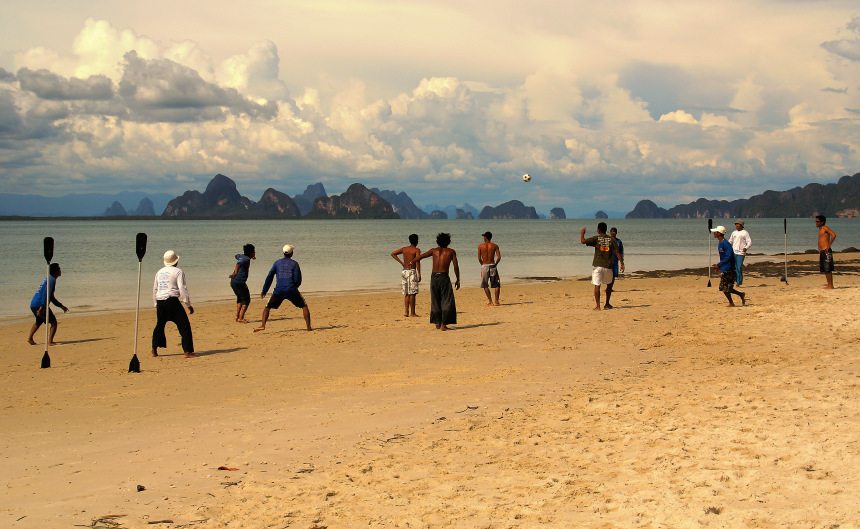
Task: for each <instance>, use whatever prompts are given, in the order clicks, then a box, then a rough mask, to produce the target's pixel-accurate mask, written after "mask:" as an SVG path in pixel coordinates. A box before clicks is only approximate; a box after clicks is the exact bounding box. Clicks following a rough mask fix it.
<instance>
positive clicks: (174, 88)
mask: <svg viewBox="0 0 860 529" xmlns="http://www.w3.org/2000/svg"><path fill="white" fill-rule="evenodd" d="M124 61H125V66H124V69H123V76H122V79H121V80H120V82H119V96H120V97H122V99H123V101H125V103H126V104H127V105H128V107H129V109H130V110H131V111H132V115H131V119H136V120H140V121H166V122H184V121H207V120H221V119H223V118H224V116H225V113H228V112H229V113H234V114H247V115H248V116H250V117H253V118H262V119H269V118H272V117H273V116H274V115H275V113H276V111H277V109H276V106H275V105H273V104H264V105H260V104H257V103H254V102H252V101H250V100H248V99H247V98H245V97H243V96H242V95H241V94H239V92H238V91H236V90H235V89H233V88H222V87H220V86H218V85H216V84H213V83H207V82H206V81H204V80H203V79H202V78H201V77H200V75H199V74H198V73H197V72H196V71H194V70H192V69H190V68H188V67H185V66H182V65H180V64H177V63H175V62H173V61H171V60H169V59H152V60H146V59H143V58H141V57H139V56H138V55H137V53H136V52H134V51H131V52H128V53H127V54H126V55H125V57H124Z"/></svg>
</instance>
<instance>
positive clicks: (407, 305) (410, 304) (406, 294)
mask: <svg viewBox="0 0 860 529" xmlns="http://www.w3.org/2000/svg"><path fill="white" fill-rule="evenodd" d="M420 254H421V250H419V249H418V235H417V234H415V233H413V234H412V235H410V236H409V246H404V247H403V248H401V249H399V250H395V251H393V252H391V257H393V258H394V260H395V261H397V262H398V263H400V266H402V267H403V271H402V272H400V286H401V287H402V290H403V307H404V314H403V315H404V316H406V317H407V318H408V317H410V316H411V317H415V316H418V315H417V314H415V297H416V296H417V295H418V283H420V282H421V263H420V262H419V261H416V260H415V259H416V257H418V256H419V255H420ZM398 255H402V256H403V259H402V260H401V259H400V257H398ZM413 261H415V262H413ZM406 263H410V264H409V265H407V264H406ZM410 310H411V311H412V314H409V312H410Z"/></svg>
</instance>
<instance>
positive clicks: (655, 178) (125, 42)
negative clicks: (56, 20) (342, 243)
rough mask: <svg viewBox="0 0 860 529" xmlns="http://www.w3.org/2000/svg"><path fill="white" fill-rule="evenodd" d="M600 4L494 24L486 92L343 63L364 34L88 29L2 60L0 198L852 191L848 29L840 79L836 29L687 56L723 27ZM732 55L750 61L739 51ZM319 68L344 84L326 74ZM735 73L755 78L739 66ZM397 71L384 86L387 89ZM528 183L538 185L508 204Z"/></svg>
mask: <svg viewBox="0 0 860 529" xmlns="http://www.w3.org/2000/svg"><path fill="white" fill-rule="evenodd" d="M612 1H613V2H615V3H614V4H613V5H614V6H616V7H618V8H619V10H616V11H618V12H624V13H625V15H624V16H623V17H612V19H611V20H610V19H608V18H605V17H603V15H602V14H601V12H600V10H597V9H595V8H589V10H588V12H589V14H590V16H589V17H588V19H589V20H594V22H593V23H592V22H589V23H585V22H583V20H580V19H578V20H577V21H575V25H576V28H577V29H576V31H572V30H570V28H568V27H567V23H565V24H560V23H558V21H557V20H555V19H553V20H549V19H547V18H541V17H540V16H539V15H540V13H541V10H542V9H545V10H550V11H552V9H562V10H564V11H565V12H573V11H575V10H574V9H573V8H571V7H563V8H560V7H553V8H552V9H550V8H548V7H547V6H549V4H550V3H548V2H538V4H539V5H538V6H530V7H529V8H528V9H525V8H521V7H516V6H514V5H513V3H505V6H506V8H510V9H515V10H517V12H518V13H520V15H522V16H520V17H517V18H518V23H517V25H516V28H514V31H513V33H515V34H516V37H517V41H516V44H512V43H511V42H510V39H504V40H505V42H504V43H502V44H500V46H501V48H496V47H493V46H490V45H489V44H488V46H487V48H486V49H487V50H492V53H490V55H492V56H494V57H496V56H503V57H504V58H506V59H507V58H508V57H510V58H511V62H514V63H516V68H517V69H516V70H510V71H496V72H491V71H490V70H491V68H490V66H488V65H489V64H491V63H492V64H496V63H498V64H502V63H504V62H506V61H505V60H501V59H498V58H496V59H486V58H485V59H484V61H485V63H486V64H484V63H482V64H480V66H475V67H472V66H474V64H472V63H469V62H468V60H467V59H468V57H461V55H463V56H466V55H468V54H469V53H471V51H470V50H472V49H473V48H475V49H478V48H480V46H478V45H476V44H475V43H474V42H473V43H471V44H472V45H471V46H466V45H462V42H461V41H456V42H454V41H452V42H450V43H446V44H445V46H447V47H450V48H451V49H454V48H457V49H459V50H461V52H460V53H459V54H454V53H451V54H449V53H447V52H446V53H445V54H443V56H444V58H445V59H446V60H444V61H441V60H438V58H436V59H433V60H434V61H435V62H432V63H428V62H427V57H428V56H429V55H433V54H432V53H430V52H428V51H426V50H424V51H420V52H419V53H416V54H413V55H409V54H404V55H403V56H402V57H399V56H398V53H399V52H400V51H401V50H399V49H391V50H390V51H385V52H384V53H383V52H379V53H374V54H364V55H363V56H361V57H363V58H357V57H359V55H358V54H356V52H357V48H358V47H360V46H364V44H356V43H361V42H364V39H361V38H356V37H359V36H361V33H360V32H361V31H362V28H361V26H360V25H358V24H351V27H353V28H354V30H355V32H356V33H355V34H352V35H351V37H352V38H351V39H350V45H348V46H343V45H342V44H340V46H341V48H338V43H335V42H332V43H331V44H326V46H328V47H324V48H325V50H324V51H321V49H320V47H318V46H315V45H314V43H316V42H318V41H308V42H309V43H308V44H307V45H302V46H298V45H297V44H296V42H300V43H304V42H305V41H304V40H302V39H301V38H300V37H301V35H299V36H296V37H295V38H296V39H298V40H296V41H293V45H285V44H283V41H282V40H278V39H279V38H280V37H279V35H278V33H259V34H257V33H255V34H254V35H253V36H252V37H250V38H249V39H248V40H245V41H242V42H241V44H240V45H233V46H234V48H230V49H229V51H228V52H226V53H224V52H222V53H220V54H219V53H214V52H212V50H211V46H203V45H201V43H200V42H199V41H195V40H192V39H190V38H188V37H187V36H186V35H174V34H171V36H170V38H177V37H179V38H181V40H169V38H168V39H165V41H164V42H161V41H159V40H157V39H155V38H152V37H150V36H147V35H146V34H145V33H147V32H146V31H135V30H133V29H121V28H118V27H115V26H114V25H112V24H110V23H109V22H107V21H103V20H96V19H89V20H87V21H86V22H85V24H84V27H83V29H81V31H80V33H79V34H78V36H77V38H75V39H74V42H73V43H72V45H71V47H70V48H69V50H68V53H64V52H63V50H61V51H59V52H58V51H54V50H51V49H48V48H46V47H43V46H37V47H32V48H30V49H29V50H26V51H24V52H22V53H20V54H18V55H17V56H16V67H17V68H16V69H15V72H16V73H14V74H13V73H10V72H8V71H6V70H0V138H2V141H0V177H2V178H3V182H4V186H5V187H6V188H8V189H10V190H13V189H17V190H19V191H23V190H24V189H27V192H33V191H32V189H31V187H29V185H30V184H29V182H30V181H38V182H40V185H45V186H49V185H50V186H57V187H59V186H69V182H74V186H75V187H74V189H72V188H69V192H71V191H72V190H74V191H80V190H84V189H92V188H95V187H99V188H100V189H111V188H113V189H119V188H131V189H145V190H169V191H171V192H175V193H177V194H179V193H181V192H183V191H184V190H186V189H201V188H202V187H203V186H205V183H206V182H207V181H208V180H209V179H211V177H212V175H214V174H216V173H219V172H220V173H224V174H227V175H229V176H231V177H232V178H234V179H235V180H236V181H237V182H238V184H239V186H240V189H241V190H242V192H243V194H247V195H248V196H253V195H254V194H255V193H260V192H262V191H263V190H264V189H266V188H268V187H274V188H276V189H280V190H282V191H285V192H287V193H290V194H293V193H297V192H301V191H303V190H304V187H305V186H306V185H307V184H309V183H313V182H316V181H322V182H324V183H325V184H326V187H327V189H329V190H330V191H331V192H339V191H341V190H343V189H345V188H346V187H347V186H348V185H349V184H351V183H352V182H355V181H362V182H364V183H366V184H368V185H371V186H375V187H383V188H387V189H396V190H398V191H406V192H407V193H409V194H410V196H412V197H413V199H415V200H416V201H417V202H419V203H426V202H431V201H435V202H439V203H443V204H445V203H450V202H459V201H460V198H461V197H463V196H466V197H471V198H469V201H470V202H472V203H490V204H494V205H495V204H498V203H500V202H502V201H506V200H510V199H511V198H518V199H521V200H523V201H524V202H527V203H529V204H530V205H535V206H538V209H539V210H541V211H546V210H548V209H549V208H550V207H555V206H562V207H565V208H566V209H568V213H569V215H576V214H577V213H583V212H586V213H587V212H588V211H592V212H593V211H594V210H595V209H604V210H611V211H620V212H623V211H629V210H630V209H632V207H633V205H635V203H636V202H637V201H638V200H639V199H640V198H642V197H645V196H649V197H654V198H657V197H662V198H663V199H665V200H667V201H669V203H661V205H664V206H672V205H674V204H675V203H678V202H681V201H682V200H683V198H682V197H689V196H692V197H693V198H698V196H714V195H713V194H714V192H715V189H716V187H715V185H716V184H715V182H721V183H723V184H725V185H728V186H731V190H732V191H731V192H732V193H736V195H737V196H748V195H751V194H754V193H757V192H761V190H762V189H764V188H768V187H770V188H772V187H774V186H775V185H777V184H775V183H774V182H775V181H780V182H781V181H785V182H786V183H785V187H786V188H788V187H793V186H794V185H798V184H803V183H806V182H807V181H808V177H809V175H817V176H816V179H817V180H827V178H828V177H830V176H832V178H834V179H835V178H837V177H838V176H841V174H845V173H853V172H856V171H857V170H858V169H857V167H860V158H858V152H860V127H858V124H860V110H858V109H857V108H856V107H857V105H856V104H853V101H854V96H855V95H856V90H857V87H858V86H860V82H855V80H857V79H860V68H858V64H857V61H854V60H842V59H847V58H849V57H847V56H846V54H847V55H850V53H847V52H845V50H846V49H850V48H851V46H853V44H852V43H853V42H854V40H856V38H855V37H856V35H857V33H856V32H857V26H858V25H860V22H858V19H857V18H855V19H853V20H852V22H851V23H850V24H849V25H848V31H849V33H850V34H848V35H844V37H845V38H843V39H841V40H840V41H838V42H839V43H840V44H839V45H838V46H836V45H834V46H835V48H834V49H837V50H839V51H840V52H841V53H840V54H837V55H839V57H840V59H838V60H834V56H833V55H832V54H831V55H830V60H829V61H825V60H824V59H823V58H822V57H824V56H825V55H827V54H825V53H823V52H822V51H821V47H819V45H820V43H821V42H822V41H823V40H825V38H821V37H820V36H818V35H822V34H823V35H832V32H833V30H834V29H837V28H838V26H839V25H843V26H844V20H845V18H844V17H843V18H842V19H840V22H839V23H838V24H837V23H834V22H833V15H829V14H820V12H819V11H814V14H815V17H818V18H817V19H816V20H812V21H810V27H812V28H813V29H814V30H815V31H817V33H815V34H814V35H809V36H807V35H803V36H802V38H797V36H796V35H789V34H790V33H791V32H789V31H784V32H783V31H782V30H780V31H779V32H778V34H777V35H773V34H771V33H767V35H768V39H774V40H775V41H774V42H772V43H771V42H770V40H768V44H767V45H764V44H760V45H759V47H756V43H757V42H760V40H761V36H762V35H763V34H765V33H763V32H762V28H761V26H760V25H759V24H758V22H760V21H761V20H762V17H763V16H764V15H765V14H766V13H764V12H765V11H766V10H764V9H760V8H757V7H745V8H743V9H744V11H743V13H744V15H745V16H747V17H749V22H744V21H743V20H741V21H737V20H734V21H733V24H735V23H736V25H735V26H733V28H735V30H737V32H738V33H739V36H737V37H732V38H728V37H726V36H725V35H724V34H723V33H720V34H719V35H716V34H712V35H709V34H702V35H701V38H700V36H699V35H693V34H695V33H696V32H697V31H698V32H702V31H703V29H702V28H703V27H710V26H709V25H716V24H717V23H716V22H714V20H715V18H716V19H718V20H723V19H724V18H726V17H727V15H724V14H721V12H720V11H719V10H716V11H714V10H712V11H711V12H710V16H709V18H708V22H707V24H705V25H704V26H698V25H695V24H691V23H690V21H691V18H690V17H692V20H696V21H699V20H701V15H700V14H699V13H693V12H694V11H696V10H693V9H691V10H690V13H687V12H686V11H684V10H671V11H667V10H666V8H665V7H664V6H659V5H658V6H656V7H654V8H649V9H647V10H646V9H643V8H635V9H627V10H623V9H620V8H621V7H624V6H627V7H631V5H632V4H629V3H625V2H624V0H612ZM371 3H373V2H371ZM375 5H377V7H380V6H381V4H375ZM736 7H737V8H738V9H741V7H742V6H741V5H740V4H737V5H736ZM421 9H423V10H425V11H426V12H427V13H428V14H429V13H430V12H432V14H433V16H438V15H439V12H438V11H437V8H435V7H432V6H429V5H428V6H425V7H422V8H421ZM447 9H449V10H453V14H455V15H457V16H458V17H459V18H458V19H457V21H456V25H457V26H458V27H462V28H464V29H465V28H467V27H469V25H468V24H469V21H470V20H472V19H474V20H476V21H477V20H479V19H480V17H479V16H478V11H475V9H474V8H473V7H468V8H462V9H461V8H453V7H451V6H448V8H447ZM313 11H314V10H312V9H310V10H309V11H308V12H307V13H305V14H306V15H308V16H311V15H312V14H313V13H312V12H313ZM497 11H498V9H496V10H495V11H494V12H497ZM309 13H310V14H309ZM327 13H328V12H327ZM809 13H813V12H812V11H810V12H809ZM329 14H330V13H329ZM525 15H529V16H525ZM532 15H534V19H532V18H531V16H532ZM326 16H328V15H326ZM785 16H788V15H785ZM811 16H812V15H810V17H811ZM661 17H667V18H665V20H664V19H663V18H661ZM502 18H504V17H499V16H492V17H490V20H491V21H492V23H493V24H504V21H503V20H502ZM556 18H558V19H559V20H560V19H562V18H563V19H564V20H565V21H567V20H568V19H569V18H571V17H556ZM729 18H730V17H729ZM736 18H737V17H736ZM789 18H790V17H789ZM438 19H439V20H443V19H445V17H439V18H438ZM551 22H552V23H551ZM317 23H319V21H318V20H317ZM816 24H817V25H816ZM694 27H695V28H697V29H696V31H694V30H693V29H692V28H694ZM782 27H784V26H783V25H782V24H779V28H782ZM493 28H494V29H497V30H498V29H499V27H498V26H493ZM822 28H823V29H822ZM151 29H152V27H150V30H151ZM293 29H294V30H296V31H298V30H299V29H301V28H298V27H297V28H293ZM538 29H539V30H540V31H537V30H538ZM507 30H508V31H509V32H510V30H511V28H507ZM491 33H492V32H490V31H484V32H483V33H482V35H484V36H485V37H487V38H490V37H491ZM724 33H725V32H724ZM329 34H336V32H329ZM400 34H402V35H403V36H404V37H405V36H408V32H407V31H401V32H400ZM464 34H465V32H464ZM783 34H784V35H786V36H785V37H782V35H783ZM664 35H668V37H664ZM694 36H695V38H694ZM260 37H262V38H263V39H265V40H260ZM306 37H307V38H311V37H310V36H306ZM448 38H457V35H450V36H449V37H448ZM735 39H737V40H738V41H739V42H742V43H743V46H744V51H745V54H738V53H736V52H732V49H730V48H731V46H733V45H734V44H733V42H734V40H735ZM231 42H232V41H231ZM679 42H680V43H682V44H689V46H686V47H685V46H684V45H679V44H678V43H679ZM833 42H837V41H833ZM457 43H460V45H459V47H458V46H457ZM424 44H426V45H430V44H431V43H430V42H427V43H424ZM738 46H740V44H738ZM417 47H420V46H417V45H416V41H410V42H407V43H405V44H404V49H409V50H413V51H414V50H415V49H416V48H417ZM353 48H356V49H353ZM389 48H390V46H389ZM723 48H725V49H723ZM433 49H434V50H436V48H433ZM445 49H447V48H445ZM480 49H483V48H480ZM499 49H503V50H505V51H504V52H499V51H498V50H499ZM825 49H828V48H827V46H825ZM241 50H245V51H241ZM746 52H750V53H748V54H747V53H746ZM834 53H835V52H834ZM326 54H331V56H337V57H346V58H343V59H342V61H343V62H346V61H347V60H349V61H352V63H353V64H352V65H351V66H350V67H349V68H346V69H345V70H343V71H335V70H333V69H331V64H334V63H325V60H326V57H327V55H326ZM757 54H758V55H757ZM747 55H750V56H753V59H750V60H749V62H746V60H745V59H743V60H742V59H739V57H746V56H747ZM218 57H220V58H218ZM282 57H284V58H285V60H284V63H285V65H282V64H281V60H282ZM756 57H757V58H756ZM762 57H766V58H767V60H762ZM655 58H659V61H660V62H657V59H655ZM473 60H476V59H474V58H473ZM315 61H320V64H328V65H329V66H328V67H327V68H323V67H322V66H319V67H318V70H319V71H316V70H314V72H313V74H307V73H306V72H305V73H304V74H301V73H300V72H301V70H300V69H299V68H298V66H301V65H302V64H305V65H307V64H308V63H314V62H315ZM356 61H359V64H355V63H356ZM398 61H401V62H398ZM825 62H826V64H825ZM834 65H836V66H834ZM837 66H838V69H837ZM395 71H396V72H397V74H396V76H397V82H396V83H395V84H389V85H386V84H385V83H386V82H388V81H389V80H390V78H393V77H391V76H394V74H389V73H388V72H395ZM373 72H384V73H383V74H379V73H376V74H374V73H373ZM403 72H407V73H406V74H404V73H403ZM404 79H407V80H408V82H407V81H404ZM395 85H396V86H397V87H398V88H397V89H396V90H395V89H392V88H391V87H392V86H395ZM293 94H298V95H293ZM846 107H851V108H846ZM524 172H529V173H531V174H532V175H533V176H534V177H535V180H534V181H533V185H530V186H528V188H526V189H523V187H522V186H518V187H516V188H512V187H511V186H510V185H509V183H510V182H517V181H518V180H517V179H518V178H519V176H520V175H521V174H522V173H524ZM117 175H119V177H118V176H117ZM34 179H35V180H34ZM763 186H764V187H763ZM18 188H20V189H18ZM46 188H48V187H46ZM50 188H51V189H53V187H50ZM512 189H516V191H512ZM573 189H575V190H576V192H574V191H572V190H573ZM512 192H514V193H516V196H512V195H511V193H512ZM721 192H722V193H726V191H725V190H723V191H721ZM454 197H460V198H454ZM600 201H605V203H602V202H600ZM672 201H674V202H672Z"/></svg>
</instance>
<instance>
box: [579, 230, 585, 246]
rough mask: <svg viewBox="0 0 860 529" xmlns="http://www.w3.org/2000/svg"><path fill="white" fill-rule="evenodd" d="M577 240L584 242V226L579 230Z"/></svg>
mask: <svg viewBox="0 0 860 529" xmlns="http://www.w3.org/2000/svg"><path fill="white" fill-rule="evenodd" d="M579 242H581V243H582V244H585V228H582V231H581V232H579Z"/></svg>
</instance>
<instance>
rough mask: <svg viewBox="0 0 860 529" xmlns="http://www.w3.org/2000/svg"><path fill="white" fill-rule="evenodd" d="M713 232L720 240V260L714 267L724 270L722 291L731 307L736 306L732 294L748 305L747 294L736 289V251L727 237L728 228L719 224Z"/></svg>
mask: <svg viewBox="0 0 860 529" xmlns="http://www.w3.org/2000/svg"><path fill="white" fill-rule="evenodd" d="M711 232H712V233H713V234H714V238H715V239H717V240H718V241H720V242H719V244H717V251H719V252H720V262H719V263H716V264H715V265H714V268H716V269H718V270H719V271H720V272H722V276H720V292H722V293H723V294H725V295H726V299H728V300H729V307H734V306H735V304H734V303H733V302H732V294H734V295H736V296H739V297H740V298H741V305H746V304H747V298H746V294H744V293H743V292H740V291H738V290H735V252H734V250H732V245H731V244H729V241H727V240H726V238H725V236H726V228H725V227H724V226H717V227H716V228H714V229H712V230H711Z"/></svg>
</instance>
